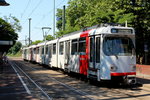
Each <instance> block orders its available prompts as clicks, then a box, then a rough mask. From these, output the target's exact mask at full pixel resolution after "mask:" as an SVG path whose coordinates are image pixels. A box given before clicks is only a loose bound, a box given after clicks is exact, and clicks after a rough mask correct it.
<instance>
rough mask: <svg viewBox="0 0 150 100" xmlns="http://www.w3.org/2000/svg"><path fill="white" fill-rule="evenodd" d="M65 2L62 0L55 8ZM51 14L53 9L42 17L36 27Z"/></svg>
mask: <svg viewBox="0 0 150 100" xmlns="http://www.w3.org/2000/svg"><path fill="white" fill-rule="evenodd" d="M64 1H65V0H62V1H61V2H60V3H59V4H58V5H57V6H56V8H58V7H59V6H60V5H62V3H64ZM52 12H53V9H51V10H50V11H49V12H48V13H46V14H45V15H43V17H42V18H41V19H40V20H39V22H38V23H37V24H36V25H39V24H40V23H41V22H43V21H44V19H45V18H46V17H47V16H48V15H49V14H51V13H52Z"/></svg>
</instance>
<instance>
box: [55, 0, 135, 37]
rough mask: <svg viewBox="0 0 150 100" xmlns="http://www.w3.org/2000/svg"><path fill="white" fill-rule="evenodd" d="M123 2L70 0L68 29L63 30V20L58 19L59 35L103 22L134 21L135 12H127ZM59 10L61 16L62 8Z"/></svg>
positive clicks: (67, 16) (58, 14)
mask: <svg viewBox="0 0 150 100" xmlns="http://www.w3.org/2000/svg"><path fill="white" fill-rule="evenodd" d="M121 4H122V0H70V1H69V2H68V7H67V9H66V30H65V31H62V30H61V29H62V26H61V24H62V20H59V21H57V25H58V26H57V28H58V29H59V32H57V35H58V36H60V35H64V34H67V33H69V32H73V31H77V30H80V29H82V28H85V27H90V26H93V25H96V24H101V23H121V24H124V23H125V21H126V20H127V21H128V22H129V23H132V22H133V19H134V17H135V16H134V15H133V13H130V12H126V9H124V8H123V7H122V5H121ZM57 11H58V13H57V14H56V15H57V17H60V16H61V14H62V9H58V10H57ZM129 25H130V24H129Z"/></svg>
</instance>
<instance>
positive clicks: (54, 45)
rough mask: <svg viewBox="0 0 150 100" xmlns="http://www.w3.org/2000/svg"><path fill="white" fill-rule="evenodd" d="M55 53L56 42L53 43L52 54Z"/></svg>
mask: <svg viewBox="0 0 150 100" xmlns="http://www.w3.org/2000/svg"><path fill="white" fill-rule="evenodd" d="M55 54H56V43H55V44H53V55H55Z"/></svg>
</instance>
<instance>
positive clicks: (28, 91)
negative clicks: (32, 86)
mask: <svg viewBox="0 0 150 100" xmlns="http://www.w3.org/2000/svg"><path fill="white" fill-rule="evenodd" d="M11 66H12V68H13V69H14V71H15V72H16V74H17V76H18V77H19V79H20V81H21V83H22V85H23V86H24V88H25V90H26V91H27V93H28V94H31V91H30V90H29V88H28V87H27V85H26V84H25V82H24V81H23V79H22V78H21V76H20V75H19V73H18V72H17V70H16V69H15V67H14V66H13V65H12V64H11Z"/></svg>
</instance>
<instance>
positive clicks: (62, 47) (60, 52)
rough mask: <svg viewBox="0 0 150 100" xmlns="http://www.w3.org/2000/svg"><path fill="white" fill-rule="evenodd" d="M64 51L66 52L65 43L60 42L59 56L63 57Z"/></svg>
mask: <svg viewBox="0 0 150 100" xmlns="http://www.w3.org/2000/svg"><path fill="white" fill-rule="evenodd" d="M63 51H64V42H60V43H59V54H60V55H63Z"/></svg>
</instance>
